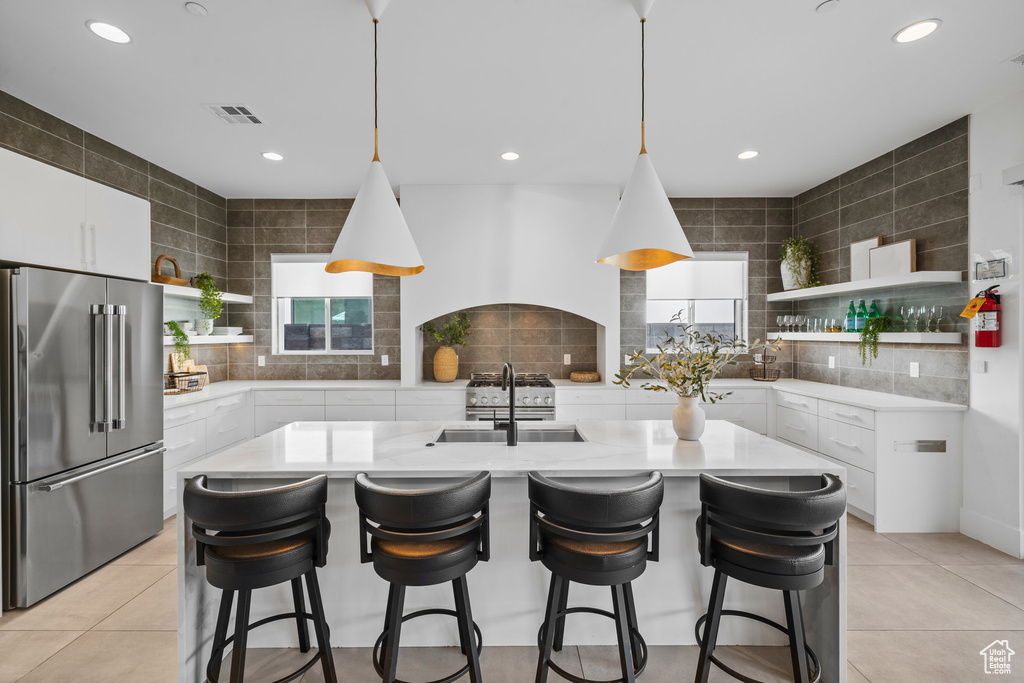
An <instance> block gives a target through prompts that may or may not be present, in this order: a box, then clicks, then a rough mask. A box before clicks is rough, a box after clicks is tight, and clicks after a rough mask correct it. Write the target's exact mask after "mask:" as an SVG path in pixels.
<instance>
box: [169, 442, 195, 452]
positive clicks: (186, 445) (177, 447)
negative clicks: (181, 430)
mask: <svg viewBox="0 0 1024 683" xmlns="http://www.w3.org/2000/svg"><path fill="white" fill-rule="evenodd" d="M195 442H196V440H195V439H192V440H191V441H186V442H185V443H183V444H180V445H178V446H170V447H169V448H168V449H167V450H166V451H165V452H166V453H170V452H171V451H180V450H181V449H182V448H186V447H188V446H191V445H192V444H194V443H195Z"/></svg>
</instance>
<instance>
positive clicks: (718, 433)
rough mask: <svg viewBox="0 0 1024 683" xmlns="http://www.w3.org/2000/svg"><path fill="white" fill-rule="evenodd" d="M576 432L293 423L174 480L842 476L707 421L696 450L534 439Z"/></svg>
mask: <svg viewBox="0 0 1024 683" xmlns="http://www.w3.org/2000/svg"><path fill="white" fill-rule="evenodd" d="M569 425H575V426H576V427H577V428H578V429H579V431H580V433H581V434H582V435H583V436H584V438H585V439H586V442H585V443H523V442H522V441H521V442H520V444H519V446H516V447H513V448H509V447H508V446H506V445H505V444H504V443H438V444H436V445H433V446H428V445H427V444H428V443H432V442H433V441H434V439H435V438H436V437H437V435H438V433H439V432H440V431H441V429H442V428H443V427H449V428H455V429H473V428H475V429H480V428H481V425H480V423H479V422H449V423H445V422H427V421H423V422H295V423H293V424H290V425H287V426H285V427H282V428H280V429H277V430H275V431H273V432H270V433H269V434H265V435H263V436H260V437H257V438H256V439H253V440H252V441H248V442H246V443H244V444H241V445H238V446H235V447H234V448H230V449H228V450H226V451H224V452H223V453H220V454H218V455H215V456H213V457H211V458H208V459H206V460H203V461H202V462H200V463H197V464H196V465H194V466H193V467H186V468H184V469H182V470H180V471H179V476H183V477H185V478H188V477H192V476H196V475H198V474H207V475H209V476H211V477H215V478H217V477H219V478H241V477H271V478H289V477H305V476H309V475H311V474H313V473H320V472H326V473H327V474H328V476H330V477H337V478H347V477H353V476H354V475H356V474H357V473H359V472H366V473H368V474H371V475H378V476H389V475H392V476H401V477H441V476H462V475H469V474H473V473H476V472H481V471H489V472H491V474H492V475H493V476H495V477H517V476H525V474H526V473H527V472H530V471H533V470H537V471H541V472H544V473H546V474H550V475H552V476H587V477H592V476H627V475H632V474H640V473H644V472H650V471H651V470H659V471H661V472H662V473H663V474H664V475H665V476H667V477H672V476H689V477H695V476H697V475H699V474H700V473H701V472H708V473H710V474H718V475H723V476H802V475H814V474H820V473H822V472H833V473H837V474H840V475H842V476H844V478H845V473H846V472H845V469H844V468H843V467H841V466H839V465H836V464H834V463H832V462H829V461H826V460H824V459H823V458H819V457H816V456H814V455H811V454H809V453H806V452H804V451H801V450H798V449H796V448H793V447H791V446H787V445H785V444H783V443H781V442H778V441H774V440H772V439H769V438H767V437H765V436H761V435H760V434H756V433H754V432H751V431H749V430H747V429H743V428H742V427H737V426H736V425H733V424H731V423H729V422H724V421H721V420H709V421H708V422H707V429H706V431H705V432H704V435H703V437H701V440H700V441H680V440H679V439H677V438H676V435H675V433H674V432H673V431H672V424H671V422H669V421H667V420H631V421H626V420H607V421H581V422H578V423H560V422H543V423H529V424H523V425H521V426H520V434H522V433H523V432H525V431H528V430H534V429H552V428H559V427H563V428H564V427H566V426H569Z"/></svg>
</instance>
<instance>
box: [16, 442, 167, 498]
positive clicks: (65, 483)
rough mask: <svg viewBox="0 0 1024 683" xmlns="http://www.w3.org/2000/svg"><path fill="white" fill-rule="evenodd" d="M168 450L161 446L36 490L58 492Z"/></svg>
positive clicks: (58, 480)
mask: <svg viewBox="0 0 1024 683" xmlns="http://www.w3.org/2000/svg"><path fill="white" fill-rule="evenodd" d="M166 450H167V449H166V448H164V447H163V446H160V447H159V448H154V449H152V450H149V451H145V452H143V453H139V454H138V455H133V456H131V457H128V458H125V459H124V460H118V461H117V462H112V463H110V464H107V465H104V466H103V467H98V468H96V469H94V470H90V471H88V472H85V473H83V474H77V475H75V476H73V477H68V478H67V479H60V478H56V479H50V480H49V481H41V482H39V483H38V484H36V488H37V489H38V490H40V491H46V492H50V491H56V490H58V489H62V488H64V487H65V486H69V485H71V484H77V483H78V482H80V481H85V480H86V479H91V478H92V477H95V476H97V475H99V474H103V473H104V472H109V471H110V470H114V469H117V468H118V467H123V466H124V465H127V464H129V463H133V462H136V461H137V460H142V459H144V458H148V457H150V456H151V455H158V454H160V453H163V452H164V451H166Z"/></svg>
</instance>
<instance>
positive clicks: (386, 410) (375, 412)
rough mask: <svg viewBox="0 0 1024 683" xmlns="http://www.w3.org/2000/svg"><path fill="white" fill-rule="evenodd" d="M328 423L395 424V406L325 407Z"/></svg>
mask: <svg viewBox="0 0 1024 683" xmlns="http://www.w3.org/2000/svg"><path fill="white" fill-rule="evenodd" d="M324 417H325V419H326V420H327V421H328V422H394V420H395V406H394V405H390V406H372V405H371V406H353V405H346V406H330V405H329V406H325V407H324Z"/></svg>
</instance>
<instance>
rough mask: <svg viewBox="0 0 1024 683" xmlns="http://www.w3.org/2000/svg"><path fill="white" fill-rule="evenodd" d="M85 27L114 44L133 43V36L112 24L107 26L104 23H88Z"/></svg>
mask: <svg viewBox="0 0 1024 683" xmlns="http://www.w3.org/2000/svg"><path fill="white" fill-rule="evenodd" d="M85 25H86V26H88V27H89V30H90V31H92V32H93V33H95V34H96V35H98V36H99V37H100V38H103V39H104V40H109V41H110V42H112V43H121V44H124V43H130V42H132V39H131V36H129V35H128V34H127V33H125V32H124V31H122V30H121V29H119V28H118V27H116V26H113V25H111V24H105V23H103V22H102V21H87V22H85Z"/></svg>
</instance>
